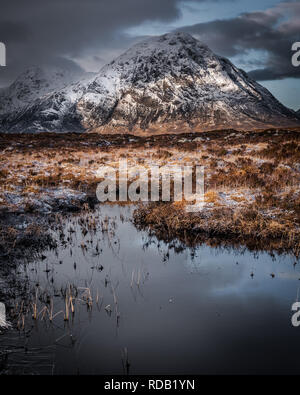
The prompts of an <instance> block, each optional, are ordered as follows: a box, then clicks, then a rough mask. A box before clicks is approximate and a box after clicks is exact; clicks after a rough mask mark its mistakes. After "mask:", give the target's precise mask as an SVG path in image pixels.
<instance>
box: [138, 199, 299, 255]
mask: <svg viewBox="0 0 300 395" xmlns="http://www.w3.org/2000/svg"><path fill="white" fill-rule="evenodd" d="M134 223H135V224H136V226H138V227H140V228H142V229H148V230H149V231H150V232H152V233H153V234H155V235H156V236H157V237H158V238H160V239H163V240H165V241H171V240H172V239H174V238H177V239H179V240H181V241H183V242H185V243H187V244H190V245H195V243H198V242H201V241H203V242H206V241H208V240H207V239H208V238H212V239H215V240H216V239H217V240H218V243H219V244H220V245H221V244H226V245H233V246H234V245H240V244H242V245H245V246H247V247H248V248H250V249H253V250H268V251H273V250H277V251H279V252H292V253H293V254H295V255H296V256H299V253H300V229H299V228H297V227H296V226H295V225H296V224H295V220H294V219H293V217H292V216H287V217H285V218H282V217H277V218H274V216H273V215H272V213H269V214H263V213H262V212H260V211H259V210H257V208H256V207H255V205H252V206H249V207H241V208H237V209H233V208H230V207H217V208H216V209H214V210H213V211H205V210H204V211H202V212H199V213H186V212H185V211H184V210H182V209H181V208H178V207H177V206H175V205H173V204H170V203H166V204H162V203H160V204H155V205H151V206H148V207H145V206H142V207H140V208H138V209H137V210H135V212H134Z"/></svg>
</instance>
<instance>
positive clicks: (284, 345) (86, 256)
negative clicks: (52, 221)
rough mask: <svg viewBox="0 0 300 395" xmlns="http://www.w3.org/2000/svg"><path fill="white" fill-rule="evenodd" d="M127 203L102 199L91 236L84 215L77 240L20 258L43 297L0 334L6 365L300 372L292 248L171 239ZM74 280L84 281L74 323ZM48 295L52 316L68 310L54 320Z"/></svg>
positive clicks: (87, 370)
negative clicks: (178, 244)
mask: <svg viewBox="0 0 300 395" xmlns="http://www.w3.org/2000/svg"><path fill="white" fill-rule="evenodd" d="M131 212H132V208H130V207H118V206H105V207H102V208H101V209H99V210H97V211H96V213H95V214H94V215H96V216H99V218H98V222H99V221H100V222H101V221H102V226H100V225H99V224H98V225H97V226H98V227H97V230H96V232H88V233H87V234H86V235H85V236H84V233H85V232H83V231H82V229H83V228H84V226H82V224H80V223H79V222H78V220H79V218H80V217H76V216H74V217H71V219H70V220H69V221H68V222H66V223H65V228H64V233H65V235H66V238H67V237H70V240H69V242H66V243H65V244H64V245H61V246H60V247H59V248H58V250H57V252H55V251H49V252H46V253H44V254H45V257H43V259H38V260H36V261H34V262H32V263H28V264H24V265H22V267H21V268H20V271H19V274H18V276H20V277H21V278H24V284H27V287H28V289H29V288H31V289H32V290H33V291H32V292H33V293H34V290H35V289H37V295H38V299H42V301H41V300H39V302H38V312H39V313H40V314H39V317H38V319H37V320H33V319H32V318H31V313H30V314H28V315H27V316H26V317H25V318H24V323H25V330H20V331H18V330H16V329H10V330H8V331H5V332H4V333H3V334H2V335H0V350H2V352H4V351H5V350H6V351H8V354H7V360H6V365H7V366H8V368H9V370H10V371H12V372H14V371H15V372H19V373H46V374H77V373H80V374H123V373H128V372H129V373H132V374H212V373H220V374H227V373H300V365H299V355H300V327H298V328H296V327H293V326H292V324H291V316H292V312H291V305H292V304H293V303H294V302H295V300H296V298H297V292H298V288H299V285H300V281H299V278H300V271H299V264H297V265H294V263H295V259H294V258H293V257H290V256H274V257H271V256H270V255H269V254H267V253H260V254H257V255H254V254H253V253H250V252H249V251H247V250H246V251H242V250H241V251H236V250H227V251H226V250H221V249H215V248H210V247H207V246H200V247H198V248H196V249H194V250H192V249H180V248H175V249H174V248H170V246H167V245H166V244H164V243H163V242H159V241H158V240H157V239H156V238H152V239H151V240H150V239H149V237H148V235H147V233H145V232H140V231H138V230H137V229H136V228H135V227H134V225H133V224H132V223H131V222H130V220H129V219H130V217H131ZM70 230H71V232H69V231H70ZM82 243H84V244H82ZM171 247H172V246H171ZM173 247H174V246H173ZM71 254H72V255H71ZM252 273H253V276H251V274H252ZM271 274H273V275H275V276H274V277H272V276H271ZM66 289H72V290H73V291H72V293H74V294H75V291H74V290H75V289H76V290H77V291H76V292H77V295H76V300H75V299H74V301H73V304H74V310H75V312H74V315H72V314H71V313H70V318H69V320H68V321H65V320H64V314H65V298H64V296H62V295H63V294H64V292H65V291H66ZM89 293H90V294H89ZM89 295H90V296H91V297H90V298H89ZM74 298H75V297H74ZM49 300H50V301H53V312H54V314H55V313H58V312H60V311H63V313H59V314H58V315H57V316H56V317H55V318H54V319H53V322H52V323H51V322H50V321H49V319H48V318H47V314H46V313H45V314H43V310H42V309H43V308H44V307H45V306H48V307H49V304H48V305H47V302H49ZM87 300H89V301H90V306H88V305H87ZM31 307H32V306H31ZM44 312H45V310H44Z"/></svg>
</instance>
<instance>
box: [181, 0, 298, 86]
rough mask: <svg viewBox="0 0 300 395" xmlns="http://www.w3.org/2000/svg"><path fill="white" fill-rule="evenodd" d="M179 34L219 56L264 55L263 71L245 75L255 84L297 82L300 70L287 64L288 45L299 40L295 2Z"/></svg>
mask: <svg viewBox="0 0 300 395" xmlns="http://www.w3.org/2000/svg"><path fill="white" fill-rule="evenodd" d="M180 30H184V31H187V32H189V33H191V34H193V35H195V36H196V37H198V38H199V39H200V40H202V41H204V42H205V43H206V44H207V45H208V46H209V47H210V48H211V49H213V50H214V51H215V52H217V53H219V54H220V55H223V56H228V57H233V56H237V55H246V54H247V53H249V51H250V50H259V51H264V52H266V53H267V59H266V62H265V65H264V67H263V68H261V69H257V70H253V71H252V72H250V73H249V74H250V75H251V76H252V77H254V78H256V79H257V80H271V79H282V78H286V77H295V78H300V69H299V68H295V67H293V66H292V64H291V57H292V52H291V46H292V43H293V42H296V41H299V40H300V3H299V2H282V3H279V4H278V5H277V6H275V7H273V8H271V9H268V10H266V11H261V12H252V13H245V14H242V15H240V16H238V17H236V18H231V19H228V20H215V21H212V22H207V23H199V24H196V25H193V26H185V27H184V28H182V29H180Z"/></svg>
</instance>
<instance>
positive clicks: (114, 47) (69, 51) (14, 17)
mask: <svg viewBox="0 0 300 395" xmlns="http://www.w3.org/2000/svg"><path fill="white" fill-rule="evenodd" d="M193 1H195V2H197V1H199V2H200V1H201V0H193ZM211 1H213V0H211ZM179 6H180V0H151V1H149V0H44V1H41V0H26V1H25V0H11V1H6V0H5V1H4V0H0V41H2V42H4V43H5V44H6V46H7V64H8V67H6V69H5V70H3V69H1V74H0V85H1V79H2V82H3V81H4V80H10V79H11V78H12V77H13V76H15V75H16V74H18V73H19V72H21V71H23V70H24V68H26V67H28V66H29V65H33V64H38V65H44V64H48V63H52V64H53V63H57V62H59V63H61V62H62V58H65V57H68V58H72V59H77V58H80V59H82V58H84V57H85V56H86V57H87V58H88V57H90V58H91V59H93V60H95V61H96V62H97V60H99V59H102V58H103V61H106V59H105V56H106V53H110V54H111V56H112V55H113V52H114V51H115V52H120V50H121V49H125V48H127V47H128V46H130V45H131V44H132V43H133V42H134V41H135V39H134V38H133V37H129V36H128V35H127V36H126V35H125V34H124V31H125V30H126V29H127V28H130V27H133V26H137V25H140V24H142V23H143V22H145V21H154V22H156V21H160V22H166V23H168V22H172V21H174V20H176V19H177V18H178V17H179V16H180V8H179ZM69 67H71V62H69ZM74 67H75V66H74ZM76 67H77V66H76Z"/></svg>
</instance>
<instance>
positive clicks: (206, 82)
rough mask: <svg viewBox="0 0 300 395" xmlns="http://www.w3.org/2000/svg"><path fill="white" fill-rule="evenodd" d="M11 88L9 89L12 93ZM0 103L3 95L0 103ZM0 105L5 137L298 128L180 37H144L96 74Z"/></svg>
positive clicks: (249, 83) (262, 94)
mask: <svg viewBox="0 0 300 395" xmlns="http://www.w3.org/2000/svg"><path fill="white" fill-rule="evenodd" d="M23 80H24V78H21V81H20V80H19V84H20V83H21V86H23V85H22V81H23ZM25 80H26V78H25ZM13 85H14V84H13ZM13 85H12V86H11V87H10V88H9V89H10V90H11V91H14V92H15V91H16V89H15V87H13ZM19 90H20V89H19ZM21 91H22V92H24V89H22V90H21ZM30 95H33V97H31V98H30V99H29V97H30ZM3 97H4V98H5V99H3ZM6 97H7V96H6V95H4V96H3V94H2V102H1V99H0V103H3V100H6ZM24 97H25V98H26V99H24ZM27 98H28V99H27ZM5 103H6V102H5V101H4V105H3V109H2V110H1V113H2V116H0V129H1V130H2V131H6V132H29V131H53V132H65V131H86V130H88V131H98V132H105V133H111V132H113V133H116V132H128V131H130V132H133V133H143V132H147V133H157V132H159V133H166V132H186V131H191V130H194V131H198V130H207V129H219V128H227V127H230V128H233V127H234V128H237V129H241V130H242V129H251V128H258V127H268V126H280V125H285V126H287V125H290V126H292V125H299V119H298V118H297V116H295V112H293V111H291V110H289V109H287V108H286V107H284V106H283V105H282V104H281V103H279V102H278V100H276V99H275V98H274V97H273V96H272V95H271V93H270V92H269V91H268V90H267V89H265V88H263V87H262V86H261V85H259V84H258V83H256V82H255V81H253V80H251V79H250V78H249V77H248V76H247V74H246V73H245V72H244V71H242V70H239V69H237V68H236V67H235V66H234V65H233V64H232V63H231V62H230V61H229V60H227V59H225V58H222V57H219V56H217V55H215V54H214V53H213V52H212V51H211V50H210V49H209V48H208V47H207V46H206V45H204V44H203V43H201V42H199V41H198V40H196V39H194V38H193V37H192V36H191V35H189V34H186V33H170V34H165V35H163V36H159V37H153V38H150V39H148V40H146V41H144V42H142V43H139V44H136V45H134V46H133V47H132V48H130V49H129V50H128V51H126V52H125V53H124V54H123V55H121V56H120V57H118V58H117V59H115V60H114V61H112V62H111V63H109V64H108V65H106V66H104V67H103V68H102V69H101V70H100V72H99V73H98V74H97V75H96V76H92V77H90V78H86V79H81V80H80V81H79V82H77V83H73V84H69V85H67V86H64V87H61V88H59V89H56V88H55V89H52V88H51V90H50V89H49V90H48V91H47V89H45V84H44V83H43V84H40V85H39V86H37V85H36V84H35V83H34V84H32V85H31V86H30V88H28V89H27V90H26V89H25V94H23V95H22V105H19V106H15V104H13V105H12V106H10V105H6V104H5ZM17 103H18V102H17ZM23 103H24V104H23Z"/></svg>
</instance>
